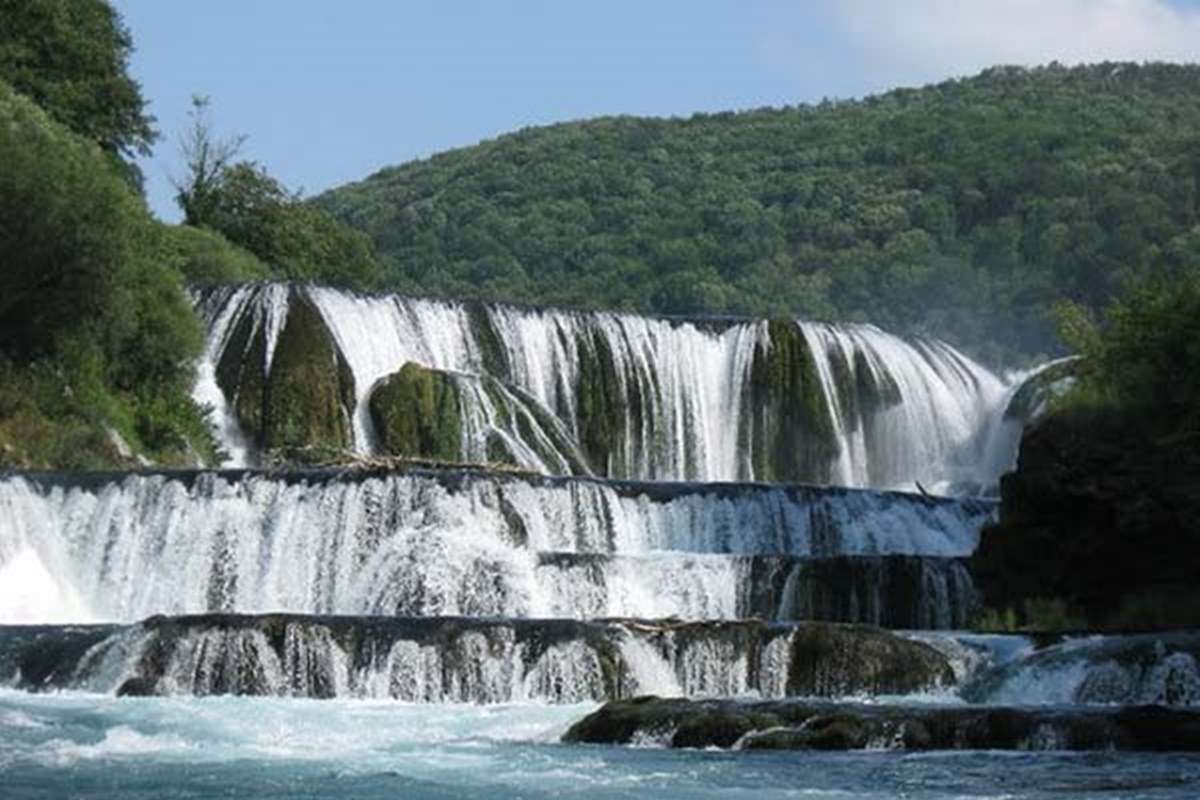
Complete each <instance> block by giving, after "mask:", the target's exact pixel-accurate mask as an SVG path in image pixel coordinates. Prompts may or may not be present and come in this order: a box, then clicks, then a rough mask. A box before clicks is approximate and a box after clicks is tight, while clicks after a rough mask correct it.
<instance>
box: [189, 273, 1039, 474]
mask: <svg viewBox="0 0 1200 800" xmlns="http://www.w3.org/2000/svg"><path fill="white" fill-rule="evenodd" d="M289 298H290V299H289ZM197 303H198V305H199V306H200V308H201V310H202V312H203V316H204V318H205V320H206V322H207V324H208V345H207V347H206V352H205V358H204V359H203V362H202V365H201V367H202V368H201V370H200V380H199V381H198V383H197V387H196V397H197V399H198V400H200V401H201V402H207V403H208V404H210V405H212V406H213V407H214V408H215V410H216V412H217V417H218V418H219V420H220V424H219V426H218V427H219V433H220V435H221V436H222V441H223V442H224V444H225V449H226V450H227V451H228V452H229V453H230V454H231V464H233V465H240V464H247V463H253V461H254V458H255V454H254V452H253V448H249V449H248V448H247V446H246V441H247V437H246V436H244V435H243V434H241V433H240V430H241V427H242V426H240V425H239V423H238V419H237V417H238V402H237V397H238V396H240V393H241V391H242V390H241V388H240V384H238V383H237V381H236V380H234V377H233V372H232V371H231V370H232V368H231V367H230V365H232V364H235V363H236V364H239V365H241V367H242V368H243V371H242V373H241V375H242V377H241V380H242V381H250V382H251V384H252V385H256V384H255V382H260V383H261V382H265V381H269V380H270V377H271V376H270V374H269V373H270V365H271V358H272V354H273V352H274V348H275V347H277V346H278V345H279V342H280V331H281V329H282V327H283V322H281V319H283V318H285V317H286V316H287V315H288V313H289V308H291V307H297V308H298V307H300V306H301V305H303V304H311V305H312V307H314V308H315V309H316V310H317V312H318V313H319V315H320V318H321V320H323V323H324V325H325V327H326V328H327V335H328V336H329V337H330V338H331V340H332V342H333V344H334V345H335V346H336V348H337V350H338V352H339V353H340V354H341V356H342V357H343V358H344V360H345V363H346V365H347V366H348V368H349V371H350V372H351V373H352V375H353V384H354V398H353V408H350V409H347V411H348V413H349V414H350V415H351V417H352V420H353V425H352V427H353V445H354V448H355V449H356V450H358V452H360V453H363V454H369V453H373V452H376V451H377V449H378V437H377V435H376V431H375V430H374V423H373V421H372V417H371V412H370V408H369V406H370V398H371V395H372V392H373V391H374V389H375V388H376V387H377V386H378V385H379V384H380V382H381V381H382V380H383V379H384V378H386V377H388V376H389V375H392V374H393V373H396V372H397V371H398V370H399V369H400V368H401V367H402V366H403V365H405V364H407V363H413V364H417V365H421V366H423V367H426V368H429V369H433V370H437V371H439V372H444V373H448V374H450V375H452V376H454V380H455V381H456V383H457V385H458V389H459V390H458V394H459V395H460V406H461V409H460V413H461V416H462V417H463V425H462V437H463V442H462V448H461V451H462V460H467V461H487V460H490V458H489V457H490V455H492V454H493V453H494V450H495V448H494V447H492V448H490V449H489V442H490V441H493V440H494V441H498V442H500V443H502V447H501V450H502V451H503V453H504V454H505V457H506V458H510V459H511V460H512V461H513V462H514V463H516V464H518V465H520V466H524V467H527V468H529V469H532V470H535V471H539V472H549V473H553V474H581V473H594V474H597V475H603V476H607V477H614V478H633V479H646V480H700V481H718V480H729V481H732V480H741V481H753V480H763V479H771V480H782V481H784V482H797V481H816V482H822V483H832V484H837V485H843V486H856V487H874V488H908V489H910V488H912V487H913V486H914V485H915V484H917V483H920V484H921V485H923V486H925V487H926V488H930V489H939V490H952V489H954V487H957V486H978V485H989V484H994V483H995V480H996V478H997V477H998V474H999V473H998V470H1002V469H1004V468H1006V467H1007V466H1008V465H1007V464H996V463H994V462H995V459H993V458H989V453H987V452H983V450H984V449H986V448H987V447H990V448H991V450H992V451H995V450H999V451H1001V452H1006V451H1005V450H1004V448H1005V447H1007V446H1008V442H1007V439H1014V440H1015V437H1016V435H1017V433H1018V432H1015V431H1012V430H1005V431H1004V432H1003V433H1004V436H1005V437H1007V438H1006V439H1005V441H1004V442H994V443H990V444H989V443H986V442H984V441H983V440H982V439H981V437H980V435H979V432H980V431H981V430H982V429H983V428H984V427H986V426H987V425H988V424H989V422H990V421H991V420H993V419H994V418H995V417H996V415H997V412H998V411H1000V412H1002V411H1003V408H1004V404H1005V403H1006V402H1007V398H1008V395H1009V393H1010V392H1009V388H1010V387H1008V386H1007V385H1006V383H1005V381H1003V380H1002V379H1000V378H998V377H996V376H995V375H993V374H991V373H990V372H988V371H987V370H986V369H984V368H983V367H981V366H979V365H978V364H976V363H974V362H972V361H971V360H970V359H968V358H967V357H966V356H964V355H962V354H961V353H958V352H957V351H955V350H954V349H953V348H951V347H949V346H948V345H945V344H943V343H940V342H935V341H926V340H911V341H909V340H904V339H900V338H898V337H895V336H892V335H890V334H887V333H884V332H883V331H880V330H879V329H877V328H875V327H873V326H869V325H853V324H845V325H831V324H823V323H822V324H817V323H807V322H799V321H797V322H794V323H770V324H768V323H766V322H763V321H733V320H717V321H702V320H682V319H667V318H649V317H639V316H634V315H630V314H619V313H611V312H580V311H565V310H551V309H542V310H532V309H526V308H517V307H510V306H503V305H490V304H488V305H481V304H463V303H455V302H444V301H435V300H421V299H413V298H405V297H399V296H395V295H372V296H367V295H356V294H351V293H347V292H342V291H337V290H333V289H326V288H319V287H299V286H290V287H289V286H284V285H278V284H267V285H262V286H251V287H230V288H221V289H211V290H207V291H206V292H204V293H201V294H199V295H198V296H197ZM235 334H236V335H235ZM793 334H794V335H796V336H798V337H799V340H800V341H801V342H802V343H803V344H802V348H803V349H804V351H805V352H804V354H803V357H802V358H801V359H800V361H798V362H796V363H793V364H792V365H791V368H794V369H796V370H799V372H798V373H797V376H798V377H796V380H795V381H793V382H792V384H789V385H793V384H795V383H796V381H799V382H800V383H801V385H802V386H801V391H802V392H804V393H805V396H806V397H809V396H812V397H817V398H819V401H812V402H811V403H810V406H809V407H803V408H802V405H803V403H802V399H801V398H800V397H789V396H779V395H778V394H777V389H772V388H770V387H769V386H766V385H765V384H762V383H761V382H762V381H764V380H768V379H769V376H770V373H771V370H773V369H776V368H777V366H778V365H773V364H772V363H771V362H770V359H771V358H772V353H773V352H775V348H777V347H781V346H782V344H781V343H780V341H778V340H779V339H780V337H785V338H788V337H791V336H793ZM780 352H782V351H780ZM808 364H811V365H812V366H811V369H812V371H811V373H810V372H809V367H808V366H807V365H808ZM223 365H224V366H223ZM247 366H249V367H251V368H253V370H255V372H254V374H248V373H246V372H245V368H246V367H247ZM214 375H215V376H216V377H214ZM222 375H224V378H222ZM805 382H813V385H812V386H809V387H807V388H804V387H805V386H807V384H806V383H805ZM813 393H816V394H813ZM764 403H766V404H767V405H766V406H764V405H763V404H764ZM502 407H503V408H502ZM768 407H769V408H779V407H782V408H790V409H791V410H790V411H789V412H788V413H789V414H790V415H791V416H793V417H795V416H796V415H799V417H797V420H799V421H802V422H804V426H807V428H811V429H812V430H819V431H829V432H830V435H831V436H832V441H831V442H824V441H823V440H821V441H818V439H820V437H816V436H814V435H809V434H805V433H803V432H801V431H791V430H785V433H786V435H788V436H791V437H794V439H795V445H794V447H795V448H799V449H801V450H806V449H807V450H811V451H812V456H811V458H808V459H800V461H803V462H804V463H805V464H807V465H808V466H806V467H805V466H797V465H793V466H787V465H782V466H781V465H778V464H773V463H771V462H772V457H771V456H769V455H767V454H764V453H762V452H759V451H760V450H761V449H762V448H763V447H765V446H766V445H764V444H763V442H761V441H759V440H758V439H756V438H754V437H753V436H752V435H751V431H752V430H753V429H754V428H755V426H757V425H762V424H775V423H771V422H770V421H769V420H768V419H767V417H769V416H771V415H772V414H773V413H775V412H772V411H770V410H769V408H768ZM517 417H519V418H520V419H517ZM801 418H802V419H801ZM804 426H802V427H804ZM748 437H749V438H748ZM768 438H776V437H773V436H772V435H768ZM250 439H251V440H252V439H253V437H252V436H251V437H250ZM787 447H792V445H790V444H789V445H788V446H787ZM785 449H786V448H785ZM826 450H828V451H829V455H828V459H827V461H828V463H826V464H824V466H822V465H821V464H819V463H815V462H822V463H824V460H825V459H826V457H825V456H824V455H822V454H824V453H825V452H826Z"/></svg>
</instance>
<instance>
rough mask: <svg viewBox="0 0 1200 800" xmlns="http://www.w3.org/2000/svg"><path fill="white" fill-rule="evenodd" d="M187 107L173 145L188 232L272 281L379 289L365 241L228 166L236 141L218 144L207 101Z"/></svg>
mask: <svg viewBox="0 0 1200 800" xmlns="http://www.w3.org/2000/svg"><path fill="white" fill-rule="evenodd" d="M192 103H193V106H194V107H193V110H192V127H191V129H190V130H189V131H188V132H187V133H186V134H185V135H184V137H183V140H182V142H181V143H180V145H181V149H182V153H183V157H184V161H185V162H186V165H187V174H186V176H185V177H184V178H183V179H181V180H178V181H176V190H177V194H176V200H177V202H178V203H179V207H180V208H181V209H182V210H183V213H184V220H185V221H186V222H187V224H188V225H189V226H194V227H199V228H206V229H209V230H212V231H216V232H218V233H220V234H221V235H223V236H224V237H225V238H226V239H228V240H229V241H230V242H232V243H233V244H235V245H237V246H239V247H241V248H244V249H245V250H246V251H248V252H249V253H251V254H253V255H254V256H255V257H256V258H258V259H260V260H261V261H262V262H263V263H265V264H266V265H267V269H268V271H269V274H270V277H273V278H282V279H284V280H295V281H312V282H318V283H325V284H330V285H333V286H345V287H349V288H352V289H369V288H372V287H374V286H376V285H377V284H378V283H379V279H380V276H381V274H382V269H381V267H380V264H379V262H378V260H376V258H375V253H374V248H373V246H372V244H371V240H370V238H369V237H368V236H366V235H365V234H364V233H362V232H360V231H357V230H355V229H353V228H351V227H349V226H347V225H344V224H342V223H341V222H339V221H337V220H336V219H334V218H333V217H332V216H330V215H329V214H327V213H326V212H324V211H322V210H321V209H319V208H317V207H316V206H312V205H309V204H306V203H304V202H302V200H301V196H300V194H299V193H297V192H292V191H289V190H288V189H287V188H286V187H285V186H284V185H283V184H281V183H280V182H279V181H278V180H276V179H275V178H273V177H271V175H269V174H268V173H267V171H266V170H265V169H264V168H263V167H262V166H261V165H259V164H256V163H254V162H252V161H235V158H236V156H237V153H238V150H239V149H240V147H241V145H242V141H243V139H242V138H240V137H239V138H233V139H219V138H217V137H216V136H215V135H214V134H213V132H212V128H211V123H210V122H209V119H208V107H209V100H208V98H205V97H198V96H197V97H194V98H192Z"/></svg>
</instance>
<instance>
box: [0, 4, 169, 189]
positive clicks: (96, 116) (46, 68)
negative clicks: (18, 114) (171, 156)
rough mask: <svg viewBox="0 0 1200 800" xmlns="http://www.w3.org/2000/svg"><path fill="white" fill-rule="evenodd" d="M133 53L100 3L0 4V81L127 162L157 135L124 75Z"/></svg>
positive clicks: (116, 18) (147, 151) (126, 33)
mask: <svg viewBox="0 0 1200 800" xmlns="http://www.w3.org/2000/svg"><path fill="white" fill-rule="evenodd" d="M132 49H133V40H132V38H131V37H130V35H129V31H128V30H127V29H126V28H125V26H124V24H123V23H122V22H121V18H120V16H119V15H118V14H117V12H116V11H115V10H114V9H113V8H112V6H111V5H109V4H108V3H107V2H105V0H0V80H4V81H7V82H8V83H9V84H10V85H11V86H12V87H13V88H14V89H16V90H17V91H18V92H20V93H21V94H24V95H26V96H28V97H30V98H32V99H33V101H34V102H36V103H37V104H38V105H39V106H41V107H42V108H43V109H44V110H45V111H46V112H47V113H49V114H50V116H51V117H53V118H54V119H56V120H58V121H59V122H61V123H63V124H64V125H66V126H67V127H68V128H70V129H71V130H72V131H74V132H75V133H77V134H79V135H80V136H83V137H84V138H87V139H90V140H92V141H93V142H96V143H97V144H99V145H100V146H101V147H103V148H104V150H105V151H106V152H108V153H110V154H112V155H113V156H119V157H122V158H125V159H132V158H133V157H134V156H137V155H149V154H150V146H151V145H152V144H153V143H154V141H155V139H157V138H158V133H157V132H156V131H155V129H154V118H153V117H151V116H150V115H149V114H148V113H147V111H146V101H145V99H144V98H143V97H142V93H141V87H140V86H139V85H138V83H137V81H135V80H133V78H131V77H130V76H129V73H128V66H129V55H130V53H131V52H132ZM130 168H131V169H132V167H130Z"/></svg>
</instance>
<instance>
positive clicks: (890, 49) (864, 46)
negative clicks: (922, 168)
mask: <svg viewBox="0 0 1200 800" xmlns="http://www.w3.org/2000/svg"><path fill="white" fill-rule="evenodd" d="M820 17H821V20H822V22H823V23H824V24H823V25H822V28H824V30H823V33H824V35H825V36H826V37H828V38H827V39H826V41H825V42H824V43H823V46H822V47H821V48H820V49H821V50H825V51H828V49H829V44H830V43H831V41H836V42H837V43H838V44H840V45H841V48H842V55H843V58H844V57H845V56H846V55H849V56H851V57H852V58H853V59H854V60H856V61H857V63H858V64H859V70H860V72H861V74H862V75H863V76H864V77H867V76H869V77H867V80H868V82H869V83H872V84H876V85H877V88H878V87H882V86H894V85H898V84H905V83H914V82H923V81H928V80H936V79H939V78H943V77H948V76H953V75H965V74H970V73H974V72H977V71H979V70H980V69H983V68H984V67H988V66H992V65H994V64H1024V65H1033V64H1045V63H1048V62H1050V61H1059V62H1062V63H1064V64H1077V63H1084V62H1096V61H1106V60H1112V61H1188V62H1194V61H1200V8H1196V7H1194V6H1193V7H1186V6H1183V5H1179V4H1174V5H1173V4H1172V3H1170V2H1167V0H911V1H910V2H902V3H901V2H890V1H889V0H840V1H839V2H827V3H821V4H820ZM813 33H814V31H812V30H809V31H808V32H807V34H806V35H804V36H799V35H798V36H796V37H794V38H790V39H785V38H783V37H781V34H780V31H779V30H778V29H777V30H776V31H774V32H773V33H772V34H770V38H769V39H764V41H763V42H762V43H761V44H762V48H761V50H760V53H761V54H762V55H763V57H764V60H767V61H768V62H769V63H772V64H774V65H775V66H780V65H783V64H785V63H790V64H791V65H792V66H793V67H794V68H797V69H800V68H811V65H812V62H813V56H814V48H813V46H812V41H813Z"/></svg>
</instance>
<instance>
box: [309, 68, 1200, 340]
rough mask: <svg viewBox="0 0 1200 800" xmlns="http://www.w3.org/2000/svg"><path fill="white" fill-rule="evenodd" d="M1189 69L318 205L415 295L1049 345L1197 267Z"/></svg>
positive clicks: (604, 133)
mask: <svg viewBox="0 0 1200 800" xmlns="http://www.w3.org/2000/svg"><path fill="white" fill-rule="evenodd" d="M1198 180H1200V67H1195V66H1174V65H1145V66H1139V65H1133V64H1099V65H1095V66H1087V67H1079V68H1065V67H1060V66H1055V65H1052V66H1048V67H1044V68H1038V69H1032V70H1025V69H1017V68H995V69H990V70H988V71H986V72H984V73H982V74H980V75H979V76H977V77H973V78H969V79H965V80H957V81H949V82H946V83H942V84H939V85H936V86H929V87H926V88H922V89H900V90H896V91H892V92H889V93H887V94H884V95H880V96H877V97H871V98H867V99H865V100H861V101H851V102H824V103H821V104H819V105H811V106H800V107H795V108H786V109H780V110H771V109H764V110H758V111H750V112H746V113H736V114H735V113H727V114H712V115H697V116H694V117H691V118H690V119H639V118H628V117H621V118H607V119H597V120H591V121H586V122H578V123H570V124H562V125H555V126H552V127H546V128H536V129H529V130H524V131H521V132H519V133H515V134H512V135H508V136H503V137H501V138H499V139H496V140H494V141H488V142H484V143H482V144H480V145H477V146H475V147H469V148H465V149H461V150H456V151H452V152H448V153H444V154H441V155H437V156H434V157H432V158H430V159H428V160H424V161H418V162H413V163H410V164H405V165H403V166H399V167H394V168H389V169H385V170H382V171H380V172H378V173H376V174H375V175H373V176H371V177H370V178H368V179H366V180H364V181H362V182H360V183H356V184H351V185H348V186H345V187H342V188H339V189H337V190H334V191H331V192H328V193H326V194H325V195H322V196H321V197H319V198H317V200H316V202H317V203H318V204H319V205H320V206H321V207H322V208H324V209H326V210H328V211H330V212H332V213H333V214H334V215H335V216H337V217H339V218H340V219H343V220H345V221H347V222H349V223H351V224H352V225H355V226H357V227H360V228H362V229H363V230H365V231H367V232H368V233H369V234H370V235H371V236H372V238H373V239H374V241H375V244H376V247H377V249H378V252H379V254H380V255H381V257H382V259H383V261H384V269H385V279H384V282H385V284H386V285H387V286H388V287H390V288H393V289H397V290H400V291H405V292H420V293H427V294H435V295H453V296H470V297H481V298H487V299H493V300H509V301H518V302H532V303H553V304H567V305H578V306H590V307H615V308H622V309H629V310H635V311H642V312H657V313H704V312H709V313H735V314H750V315H757V316H775V315H787V314H796V315H802V316H806V317H811V318H829V319H843V320H864V321H871V322H875V323H878V324H880V325H883V326H885V327H888V328H891V329H894V330H898V331H908V332H919V333H932V334H936V335H940V336H943V337H946V338H948V339H950V340H951V341H953V342H955V343H957V344H959V345H963V346H965V347H967V348H968V349H970V350H972V351H973V352H975V353H976V354H978V355H980V356H983V357H984V358H986V359H987V360H989V361H992V362H993V363H1001V362H1012V361H1027V360H1030V359H1031V358H1033V357H1036V356H1039V355H1044V354H1049V353H1053V352H1057V351H1059V349H1060V347H1061V346H1060V344H1059V343H1058V341H1057V339H1056V337H1055V335H1054V321H1053V315H1052V313H1051V310H1052V308H1053V306H1054V305H1055V304H1056V303H1057V302H1058V301H1060V300H1064V299H1066V300H1072V301H1076V302H1078V303H1081V304H1082V305H1083V306H1084V307H1086V308H1092V309H1100V308H1102V307H1104V306H1105V305H1106V304H1107V303H1108V302H1109V301H1111V300H1112V299H1113V298H1114V297H1116V296H1118V295H1119V294H1120V292H1121V290H1122V288H1123V286H1124V285H1125V284H1126V283H1127V282H1128V281H1129V279H1130V278H1131V277H1143V276H1145V275H1147V274H1149V273H1153V272H1155V271H1162V270H1168V271H1169V270H1183V269H1187V268H1189V267H1191V266H1195V265H1197V264H1198V263H1200V228H1197V224H1198V217H1197V200H1196V195H1197V182H1198Z"/></svg>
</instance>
